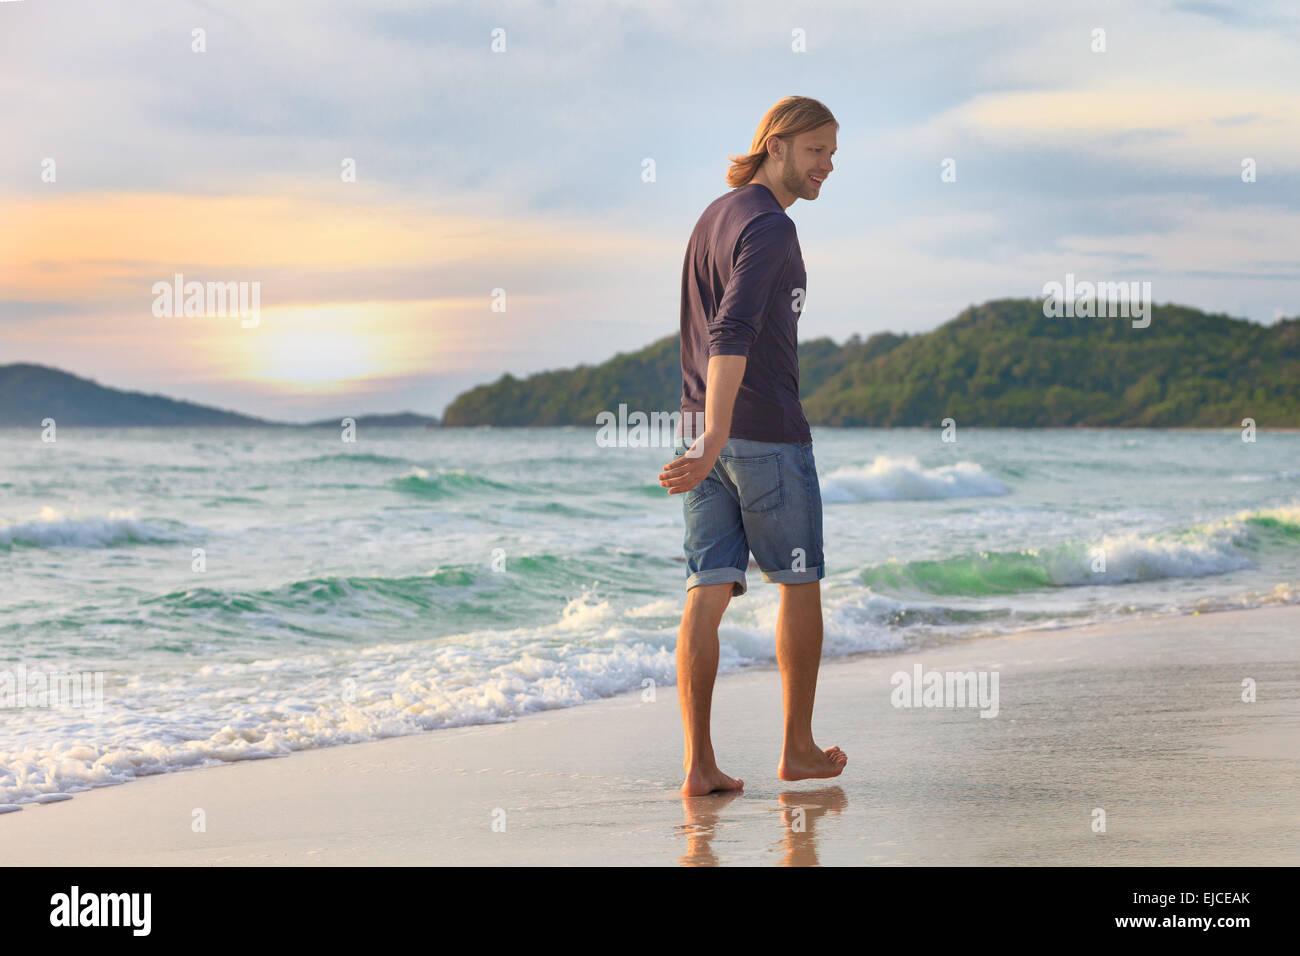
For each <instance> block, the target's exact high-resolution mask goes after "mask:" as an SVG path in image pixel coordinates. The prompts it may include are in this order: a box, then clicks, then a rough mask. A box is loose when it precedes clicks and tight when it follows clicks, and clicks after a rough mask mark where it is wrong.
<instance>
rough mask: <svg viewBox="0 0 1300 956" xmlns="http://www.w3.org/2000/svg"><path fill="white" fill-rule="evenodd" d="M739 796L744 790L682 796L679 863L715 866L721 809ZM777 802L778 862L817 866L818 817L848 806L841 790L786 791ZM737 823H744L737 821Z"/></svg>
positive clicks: (717, 862) (718, 862)
mask: <svg viewBox="0 0 1300 956" xmlns="http://www.w3.org/2000/svg"><path fill="white" fill-rule="evenodd" d="M740 796H743V792H735V793H713V794H709V795H708V796H704V797H682V814H683V816H684V817H685V822H684V823H682V824H681V825H680V826H678V827H676V828H675V829H677V830H679V831H680V832H681V833H682V835H683V836H685V837H686V851H685V852H684V853H683V854H682V856H681V859H680V861H679V862H680V863H681V865H682V866H718V865H719V864H720V863H721V862H722V861H721V860H719V859H718V855H717V853H715V852H714V849H713V838H714V836H715V835H716V834H717V832H718V829H719V826H720V824H721V822H722V811H723V809H724V808H725V807H726V806H727V805H728V804H730V803H731V801H733V800H735V799H736V798H737V797H740ZM750 799H751V800H753V797H751V798H750ZM777 803H778V807H777V808H776V809H779V810H780V811H781V826H782V830H783V833H782V835H781V839H780V840H779V841H777V842H776V843H775V844H774V845H773V850H774V851H775V852H779V853H781V854H782V859H781V864H782V865H783V866H816V865H817V864H818V859H817V834H816V824H817V820H818V818H819V817H821V816H823V815H824V814H826V813H827V812H829V811H834V812H835V813H839V812H840V811H841V810H843V809H844V808H845V807H847V806H848V805H849V800H848V797H847V796H846V795H845V793H844V789H843V788H842V787H822V788H820V789H818V790H787V791H786V792H785V793H782V794H780V796H778V797H777ZM737 825H743V824H740V823H739V821H737Z"/></svg>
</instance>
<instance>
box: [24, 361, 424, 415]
mask: <svg viewBox="0 0 1300 956" xmlns="http://www.w3.org/2000/svg"><path fill="white" fill-rule="evenodd" d="M342 417H343V416H341V415H340V416H337V417H335V418H328V419H325V420H324V421H319V422H312V423H311V424H310V425H306V426H301V427H307V428H318V427H322V426H329V427H331V428H337V427H338V424H339V421H340V419H341V418H342ZM46 418H53V419H54V420H55V422H56V423H58V425H60V426H62V427H69V426H76V427H82V428H98V427H136V426H152V427H168V426H186V427H198V426H209V425H234V426H240V427H276V428H280V427H284V428H292V427H300V426H295V425H288V424H286V423H283V422H272V421H267V420H265V419H261V418H253V417H251V416H248V415H240V414H239V413H238V412H228V411H223V410H222V409H220V408H211V407H209V406H207V405H198V404H196V403H194V402H185V401H178V400H177V399H174V398H167V397H165V396H163V395H146V394H145V393H144V392H127V391H123V390H121V389H117V388H109V387H107V386H105V385H100V384H99V383H98V382H95V381H92V380H91V379H88V378H81V377H80V376H77V375H73V374H71V373H70V372H64V371H61V370H60V369H57V368H50V367H48V366H45V365H32V364H29V363H16V364H14V365H0V427H14V426H18V427H22V426H26V427H29V428H34V427H37V426H39V425H40V423H41V422H42V421H43V420H45V419H46ZM356 422H357V425H358V426H359V427H363V428H375V427H388V426H392V427H404V428H411V427H429V428H432V427H435V426H437V424H438V419H436V418H433V417H431V416H428V415H417V414H415V413H414V412H399V413H397V414H392V415H361V416H356Z"/></svg>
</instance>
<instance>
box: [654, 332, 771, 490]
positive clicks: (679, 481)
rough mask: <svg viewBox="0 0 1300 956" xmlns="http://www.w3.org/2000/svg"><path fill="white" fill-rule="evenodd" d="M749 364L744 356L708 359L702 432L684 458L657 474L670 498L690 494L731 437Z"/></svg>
mask: <svg viewBox="0 0 1300 956" xmlns="http://www.w3.org/2000/svg"><path fill="white" fill-rule="evenodd" d="M748 361H749V358H748V357H747V356H744V355H715V356H713V357H712V358H710V359H709V370H708V378H707V380H706V382H705V385H704V432H703V434H701V435H700V436H699V437H698V438H697V439H695V443H694V444H693V445H691V447H690V450H689V451H687V452H686V454H685V455H682V456H681V457H680V458H674V459H673V460H672V461H671V462H669V463H668V464H667V465H664V470H663V471H661V472H660V473H659V484H661V485H663V487H665V488H667V489H668V493H669V494H670V495H680V494H684V493H686V492H688V491H690V490H691V489H692V488H694V487H695V486H696V485H698V484H699V483H700V482H701V481H703V480H704V479H705V478H707V477H708V475H709V472H711V471H712V470H713V466H714V464H715V463H716V462H717V460H718V456H719V455H720V454H722V447H723V446H724V445H725V444H727V439H728V438H729V437H730V436H731V412H732V409H733V408H735V406H736V393H737V392H739V391H740V382H741V380H742V379H743V378H744V377H745V364H746V363H747V362H748Z"/></svg>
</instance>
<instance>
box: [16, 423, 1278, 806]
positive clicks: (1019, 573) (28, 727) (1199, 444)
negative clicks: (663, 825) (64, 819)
mask: <svg viewBox="0 0 1300 956" xmlns="http://www.w3.org/2000/svg"><path fill="white" fill-rule="evenodd" d="M58 434H59V439H58V441H57V443H54V444H45V443H42V442H41V441H40V440H39V432H38V431H37V430H36V429H31V430H17V429H4V430H0V462H2V463H3V464H0V573H2V574H3V581H4V583H5V585H6V586H5V587H4V588H3V591H2V592H0V700H2V699H3V696H4V689H5V687H4V675H5V673H9V674H11V675H16V674H18V673H19V670H18V669H19V667H22V668H24V669H25V672H26V673H28V674H31V673H44V674H71V673H75V674H81V673H84V672H96V673H99V674H101V675H102V697H101V698H100V699H99V703H101V704H102V707H99V708H96V707H89V706H84V705H83V706H69V705H67V704H64V705H63V706H58V707H53V706H32V705H31V702H30V701H29V702H28V704H29V705H28V706H26V707H21V708H20V707H16V706H14V705H13V702H12V701H11V702H10V704H9V705H8V706H4V707H2V708H0V803H5V802H9V803H23V802H27V801H30V800H32V799H36V798H37V797H38V796H39V795H41V794H46V793H56V792H71V791H76V790H84V789H87V788H88V787H91V786H97V785H103V784H109V783H116V782H122V781H126V780H129V779H131V778H133V777H135V776H139V775H141V774H147V773H158V772H165V771H169V770H175V769H181V768H184V767H190V766H197V765H203V764H208V763H212V762H219V761H228V760H239V759H247V758H254V757H265V756H272V755H277V754H284V753H288V752H291V751H293V750H296V749H302V748H307V747H316V746H326V745H330V744H336V743H345V742H354V741H361V740H368V739H374V738H379V737H386V736H395V735H401V734H409V733H415V732H419V731H424V730H434V729H438V728H442V727H450V726H458V725H465V724H475V723H483V722H490V721H501V720H509V719H512V718H515V717H518V716H520V715H522V714H526V713H529V712H533V711H537V710H543V709H547V708H552V707H565V706H571V705H576V704H582V703H584V702H586V701H590V700H594V699H597V698H599V697H602V696H608V695H610V694H615V693H619V692H621V691H625V690H629V689H632V688H637V687H640V686H642V682H643V681H644V680H646V679H652V680H654V681H656V682H657V683H660V684H665V683H671V682H672V681H673V676H674V662H673V648H674V644H675V640H676V627H677V621H678V617H679V615H680V612H681V607H682V602H683V597H684V592H683V591H682V584H683V582H684V580H685V564H684V560H683V556H682V549H681V539H682V516H681V504H680V499H678V498H669V497H668V496H667V495H666V494H665V493H664V492H663V490H662V489H661V488H659V486H658V484H657V482H656V477H655V476H656V474H657V472H658V470H659V466H660V465H661V464H662V463H664V462H665V461H667V460H668V458H669V457H671V454H670V452H669V451H668V450H665V449H658V448H648V449H647V448H603V447H598V446H597V445H596V442H595V429H594V428H593V429H591V430H586V429H475V430H459V429H456V430H452V429H449V430H446V431H437V430H433V431H425V430H416V429H410V430H407V429H395V430H389V429H384V430H371V431H369V432H366V431H364V430H363V431H362V432H361V433H360V436H359V439H358V441H357V442H356V443H355V444H345V443H343V442H342V441H340V439H339V433H338V432H337V431H333V430H330V429H319V430H315V429H313V430H276V429H265V430H260V429H236V430H218V429H211V430H183V429H176V430H171V429H168V430H162V429H159V430H153V429H123V430H89V431H77V430H74V429H61V430H60V431H59V433H58ZM958 439H959V440H958V441H957V442H956V443H955V444H944V443H943V442H941V441H940V438H939V430H938V429H937V428H936V429H934V430H913V429H895V430H890V431H880V430H873V429H819V430H816V431H815V432H814V451H815V453H816V456H817V463H818V469H819V472H820V474H821V478H822V483H823V496H824V499H825V502H826V506H825V519H826V531H825V538H826V559H827V563H828V577H827V579H826V580H825V581H824V582H823V589H824V603H825V619H826V644H825V648H826V654H827V656H843V655H848V654H855V653H863V652H888V651H892V650H898V649H902V648H908V647H915V646H918V645H924V644H926V643H929V642H948V641H961V640H969V639H971V638H972V637H975V636H979V635H982V634H995V633H1005V632H1010V631H1019V630H1025V629H1031V628H1044V627H1047V628H1056V627H1067V626H1077V625H1081V624H1086V623H1093V622H1100V621H1107V620H1115V619H1122V618H1128V617H1133V616H1150V615H1164V614H1175V615H1176V614H1186V613H1190V612H1193V611H1206V610H1215V609H1221V608H1231V607H1251V606H1258V605H1263V604H1275V603H1294V602H1295V601H1296V600H1297V591H1298V585H1300V484H1298V481H1300V434H1295V433H1283V434H1272V433H1268V432H1261V433H1260V434H1259V437H1258V441H1257V442H1256V443H1254V444H1247V443H1243V442H1242V441H1241V439H1240V433H1239V432H1238V431H1235V430H1232V431H1228V430H1225V431H1223V432H1168V431H1164V432H1162V431H1136V430H1135V431H1127V430H1125V431H1075V430H1060V431H1017V430H978V429H966V430H963V431H960V432H959V434H958ZM196 549H201V552H202V554H201V559H202V564H201V567H202V569H201V570H196V564H195V562H196V554H195V551H196ZM1100 556H1104V560H1105V570H1104V571H1102V570H1099V567H1100V565H1099V557H1100ZM750 588H751V590H750V593H749V594H747V595H745V596H743V597H741V598H739V599H737V600H735V601H733V603H732V606H731V608H730V610H729V611H728V613H727V618H726V619H725V620H724V623H723V629H722V634H721V640H722V664H721V666H722V668H723V669H724V670H734V669H736V668H740V667H744V666H748V665H753V664H762V663H769V662H771V661H772V660H773V637H772V629H773V626H774V623H775V616H776V607H777V597H778V589H777V588H776V586H774V585H766V584H763V583H762V582H761V581H760V579H759V577H758V574H757V571H756V570H751V573H750ZM12 680H13V678H11V692H12V686H13V685H12Z"/></svg>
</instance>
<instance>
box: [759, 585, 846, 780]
mask: <svg viewBox="0 0 1300 956" xmlns="http://www.w3.org/2000/svg"><path fill="white" fill-rule="evenodd" d="M780 587H781V610H780V612H779V614H778V615H777V619H776V660H777V664H778V665H780V668H781V688H782V697H783V700H784V705H785V734H784V738H783V740H782V744H781V763H780V764H779V765H778V767H777V772H776V775H777V776H778V777H780V778H781V779H782V780H805V779H807V778H809V777H837V776H839V774H840V772H841V771H842V770H843V769H844V765H845V764H846V763H848V760H849V758H848V757H847V756H846V755H845V753H844V751H842V750H840V748H839V747H828V748H827V749H826V750H822V749H821V748H820V747H818V746H817V744H816V743H815V742H814V741H813V732H812V714H813V699H814V698H815V697H816V695H817V671H818V669H819V668H820V666H821V659H822V585H821V581H809V582H808V583H806V584H782V585H780Z"/></svg>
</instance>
